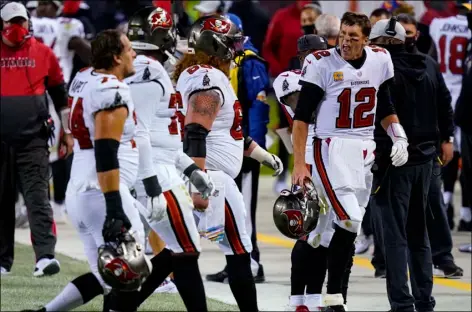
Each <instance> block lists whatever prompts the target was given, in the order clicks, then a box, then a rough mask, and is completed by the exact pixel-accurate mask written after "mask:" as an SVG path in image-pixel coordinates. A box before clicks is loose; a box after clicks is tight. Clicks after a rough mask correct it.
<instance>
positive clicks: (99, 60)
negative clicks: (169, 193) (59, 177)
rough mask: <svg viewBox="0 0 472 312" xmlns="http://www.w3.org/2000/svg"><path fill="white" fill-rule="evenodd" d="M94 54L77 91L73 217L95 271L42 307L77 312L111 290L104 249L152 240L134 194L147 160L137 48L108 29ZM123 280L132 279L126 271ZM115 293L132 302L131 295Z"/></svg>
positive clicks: (69, 201) (69, 198)
mask: <svg viewBox="0 0 472 312" xmlns="http://www.w3.org/2000/svg"><path fill="white" fill-rule="evenodd" d="M92 51H93V55H92V64H93V67H91V68H87V69H84V70H82V71H81V72H79V73H78V74H77V75H76V77H75V78H74V80H73V81H72V83H71V86H70V89H69V100H70V102H71V103H72V107H71V114H70V119H69V125H70V129H71V132H72V135H73V137H74V159H73V162H72V170H71V178H70V181H69V184H68V186H67V193H66V206H67V211H68V214H69V218H70V220H71V222H72V224H73V225H74V227H75V228H76V230H77V232H78V233H79V236H80V239H81V240H82V243H83V244H84V251H85V255H86V256H87V260H88V262H89V266H90V269H91V272H89V273H86V274H84V275H81V276H79V277H77V278H76V279H74V280H73V281H72V282H70V283H69V284H67V285H66V287H65V288H64V289H63V290H62V292H61V293H60V294H59V295H58V296H56V297H55V298H54V299H53V300H52V301H50V302H49V303H48V304H46V305H45V306H44V307H43V308H41V309H40V311H67V310H72V309H74V308H76V307H78V306H80V305H82V304H85V303H87V302H88V301H90V300H92V299H93V298H94V297H96V296H98V295H100V294H105V293H108V292H109V287H108V286H107V285H106V284H105V283H104V281H103V279H102V277H101V276H100V274H99V272H98V267H97V263H98V248H99V246H101V245H103V244H104V243H105V242H117V243H119V242H120V240H121V239H122V237H123V234H124V233H127V232H128V230H129V231H133V232H135V233H136V234H135V235H134V236H135V237H136V240H137V241H138V242H139V243H141V244H143V242H144V230H143V224H142V222H141V219H140V217H139V212H138V210H137V209H136V207H135V204H134V203H135V201H136V200H135V199H134V198H133V197H132V195H131V193H130V188H131V187H132V186H133V185H134V184H135V183H136V178H137V173H138V165H139V153H138V149H137V147H136V143H135V141H134V139H133V138H134V135H135V127H136V115H135V113H134V104H133V101H132V98H131V94H130V89H129V86H128V85H127V84H126V83H124V82H122V80H123V79H125V78H127V77H130V76H132V75H133V74H134V73H135V70H134V66H133V60H134V58H135V57H136V53H135V52H134V50H133V48H132V47H131V43H130V42H129V40H128V38H127V37H126V36H125V35H122V34H121V33H120V32H118V31H117V30H106V31H103V32H102V33H100V34H99V35H98V36H97V37H96V39H95V40H94V41H93V42H92ZM136 252H137V253H138V254H139V253H140V252H142V251H136ZM118 277H122V278H123V280H127V277H126V272H125V271H123V272H122V276H118ZM111 294H113V296H114V297H122V298H123V300H125V301H126V298H128V296H129V295H128V294H126V293H121V292H120V293H119V294H118V292H115V291H112V292H111ZM115 295H116V296H115ZM114 302H116V300H114ZM124 307H126V305H124ZM110 308H112V309H113V310H118V308H117V307H114V308H113V307H110ZM121 308H122V307H120V309H121Z"/></svg>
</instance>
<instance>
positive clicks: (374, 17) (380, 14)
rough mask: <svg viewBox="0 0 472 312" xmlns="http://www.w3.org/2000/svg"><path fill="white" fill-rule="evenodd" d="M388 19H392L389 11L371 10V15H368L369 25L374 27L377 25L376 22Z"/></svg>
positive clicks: (381, 9)
mask: <svg viewBox="0 0 472 312" xmlns="http://www.w3.org/2000/svg"><path fill="white" fill-rule="evenodd" d="M390 17H392V13H390V11H389V10H387V9H385V8H378V9H375V10H373V11H372V13H370V23H371V24H372V26H374V25H375V23H377V22H378V21H380V20H382V19H388V18H390Z"/></svg>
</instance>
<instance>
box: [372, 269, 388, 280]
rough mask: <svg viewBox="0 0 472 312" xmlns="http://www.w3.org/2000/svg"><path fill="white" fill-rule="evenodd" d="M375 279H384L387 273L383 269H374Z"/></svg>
mask: <svg viewBox="0 0 472 312" xmlns="http://www.w3.org/2000/svg"><path fill="white" fill-rule="evenodd" d="M374 276H375V278H386V277H387V271H386V270H385V269H378V268H377V269H375V273H374Z"/></svg>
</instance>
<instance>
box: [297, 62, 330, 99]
mask: <svg viewBox="0 0 472 312" xmlns="http://www.w3.org/2000/svg"><path fill="white" fill-rule="evenodd" d="M322 60H323V59H321V60H317V59H316V58H315V56H314V55H313V54H309V55H308V56H307V57H306V58H305V62H303V67H302V73H301V75H300V80H299V83H300V84H301V85H302V86H303V82H307V83H310V84H314V85H316V86H318V87H319V88H320V89H321V90H323V91H324V90H326V85H327V84H326V75H325V70H324V68H323V66H322V62H323V61H322Z"/></svg>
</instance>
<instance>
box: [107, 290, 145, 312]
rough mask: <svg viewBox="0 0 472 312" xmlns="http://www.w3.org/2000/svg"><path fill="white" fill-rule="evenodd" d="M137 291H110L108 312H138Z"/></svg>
mask: <svg viewBox="0 0 472 312" xmlns="http://www.w3.org/2000/svg"><path fill="white" fill-rule="evenodd" d="M138 298H139V291H137V290H135V291H119V290H116V289H112V290H111V292H110V297H109V307H110V311H122V312H135V311H137V310H138Z"/></svg>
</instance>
